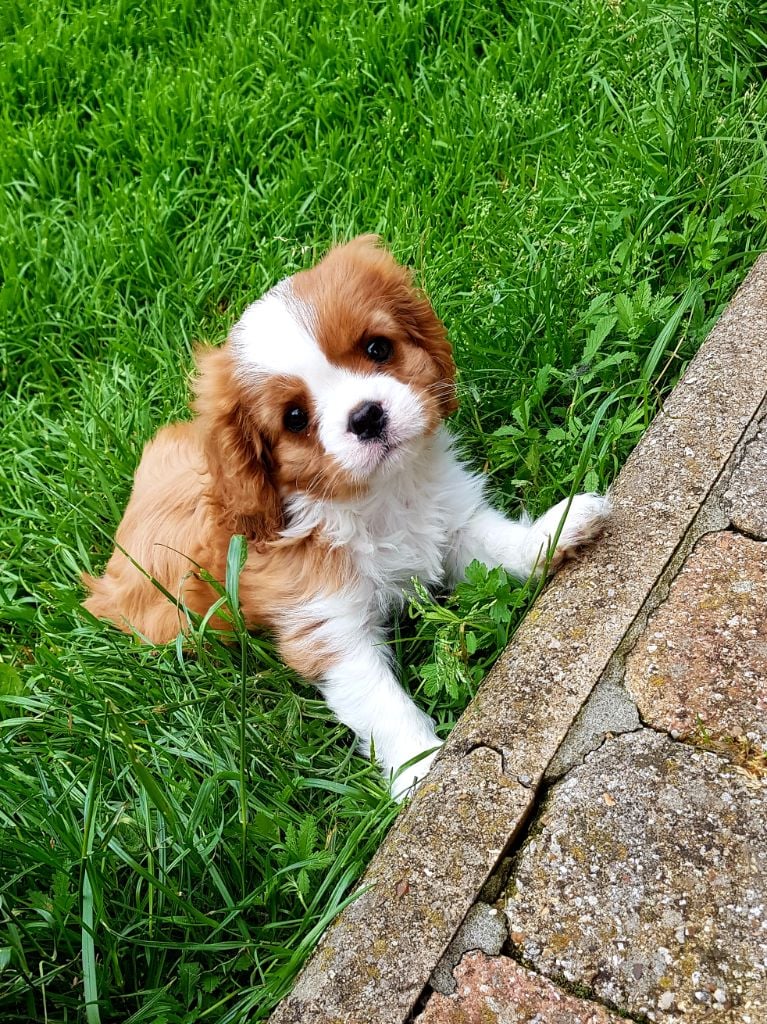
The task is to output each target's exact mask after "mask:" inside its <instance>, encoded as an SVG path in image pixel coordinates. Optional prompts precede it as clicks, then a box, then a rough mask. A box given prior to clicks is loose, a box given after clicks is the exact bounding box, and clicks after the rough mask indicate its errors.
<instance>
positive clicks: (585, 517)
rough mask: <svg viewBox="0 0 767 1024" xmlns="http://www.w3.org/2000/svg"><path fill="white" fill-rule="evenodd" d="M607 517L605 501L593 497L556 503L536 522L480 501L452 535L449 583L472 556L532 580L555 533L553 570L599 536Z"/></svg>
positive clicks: (544, 557)
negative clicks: (510, 516) (507, 515)
mask: <svg viewBox="0 0 767 1024" xmlns="http://www.w3.org/2000/svg"><path fill="white" fill-rule="evenodd" d="M609 514H610V502H609V500H608V499H607V498H604V497H601V496H600V495H598V494H576V495H575V497H574V498H573V499H572V501H571V502H570V501H569V500H568V499H565V500H564V501H560V502H559V504H558V505H555V506H554V507H553V508H551V509H549V511H548V512H546V513H544V515H542V516H541V517H540V518H539V519H535V520H531V519H529V518H523V519H520V520H519V521H516V522H515V521H513V520H509V519H506V518H505V516H503V515H501V513H500V512H497V511H496V510H495V509H493V508H491V507H490V506H489V505H487V504H484V503H483V504H482V505H481V506H480V507H479V508H478V509H477V510H476V512H475V513H474V514H473V515H472V517H471V518H470V519H469V520H468V521H467V522H466V523H465V524H464V525H463V526H462V527H461V528H460V529H458V530H456V532H455V534H454V536H453V542H452V545H451V548H450V551H449V553H448V558H447V573H448V576H449V578H450V580H451V582H455V581H457V580H459V579H461V578H462V576H463V574H464V572H465V571H466V567H467V566H468V565H469V563H470V562H471V561H472V560H473V559H475V558H476V559H477V560H478V561H480V562H484V563H485V564H486V565H489V566H496V565H502V566H503V568H504V569H506V571H507V572H509V573H510V574H511V575H512V576H515V577H516V578H517V579H521V580H525V579H528V577H530V576H537V575H539V574H540V572H541V571H542V570H543V567H544V565H545V563H546V557H547V555H548V553H549V548H550V546H551V544H552V542H553V541H554V538H555V537H557V533H558V534H559V536H558V537H557V540H556V547H555V548H554V550H553V552H551V561H550V563H549V569H550V571H552V572H553V571H554V570H556V569H557V568H558V567H559V565H560V564H561V563H562V562H563V561H564V560H565V559H566V558H567V557H568V556H570V555H572V554H574V553H575V551H576V550H577V549H578V548H580V547H581V546H582V545H584V544H588V543H590V542H591V541H592V540H594V539H595V538H596V537H597V536H598V535H599V534H600V533H601V532H602V530H603V529H604V526H605V523H606V521H607V519H608V517H609Z"/></svg>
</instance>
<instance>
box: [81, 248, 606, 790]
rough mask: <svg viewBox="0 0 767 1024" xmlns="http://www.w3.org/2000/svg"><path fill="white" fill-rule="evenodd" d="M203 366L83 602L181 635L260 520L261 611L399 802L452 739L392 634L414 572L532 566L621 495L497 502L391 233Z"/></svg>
mask: <svg viewBox="0 0 767 1024" xmlns="http://www.w3.org/2000/svg"><path fill="white" fill-rule="evenodd" d="M197 370H198V373H197V378H196V382H195V391H196V398H195V400H194V403H193V409H194V412H195V413H196V416H195V418H194V419H193V420H192V421H191V422H188V423H175V424H173V425H171V426H167V427H164V428H163V429H162V430H161V431H160V432H159V433H158V434H157V436H156V437H155V438H154V440H152V441H150V442H149V444H148V445H147V446H146V448H145V449H144V453H143V456H142V459H141V463H140V465H139V467H138V471H137V473H136V479H135V483H134V486H133V493H132V495H131V498H130V501H129V503H128V507H127V509H126V511H125V516H124V518H123V520H122V522H121V524H120V526H119V528H118V530H117V535H116V540H117V545H118V546H117V549H116V550H115V551H114V553H113V554H112V557H111V558H110V560H109V563H108V565H107V567H106V571H105V573H104V575H103V576H102V577H101V578H100V579H93V578H90V577H84V579H85V583H86V585H87V586H88V588H89V589H90V592H91V593H90V596H89V597H88V599H87V600H86V601H85V607H86V608H87V609H88V610H89V611H90V612H92V613H93V614H94V615H96V616H99V617H102V618H105V619H109V620H111V621H112V622H113V623H114V624H115V625H117V626H118V627H119V628H120V629H123V630H125V631H126V632H135V633H137V634H138V635H139V636H140V637H142V638H143V639H145V640H148V641H150V642H152V643H156V644H157V643H164V642H166V641H169V640H171V639H173V638H174V637H175V636H176V635H177V634H178V632H179V629H183V628H185V626H186V622H187V620H186V617H185V615H184V610H185V609H191V610H192V611H193V612H196V613H198V614H199V615H204V614H205V613H206V612H208V610H209V608H210V607H211V605H212V604H213V603H214V602H215V600H216V599H217V594H216V593H215V591H214V589H213V588H212V587H211V586H210V584H209V583H207V582H206V581H205V579H204V578H203V576H202V575H201V574H200V571H199V569H200V567H202V568H204V569H205V570H207V573H208V574H210V575H211V576H212V577H213V578H215V579H217V580H223V579H224V577H225V571H226V568H225V567H226V556H227V550H228V547H229V541H230V538H231V537H232V535H234V534H244V536H245V537H246V538H247V541H248V556H247V561H246V563H245V567H244V569H243V571H242V575H241V578H240V601H241V607H242V614H243V616H244V619H245V622H246V623H247V625H248V627H257V626H260V627H267V628H268V629H270V630H271V631H272V632H273V634H274V637H275V639H276V642H277V645H278V648H279V651H280V655H281V657H282V658H283V659H284V661H285V662H286V663H287V664H288V665H290V666H291V667H292V668H293V669H295V671H296V672H298V673H299V674H300V675H302V676H304V677H306V678H307V679H310V680H313V681H314V682H315V683H316V684H317V685H318V686H319V688H320V690H321V692H322V693H323V695H324V697H325V699H326V700H327V702H328V704H329V705H330V707H331V708H332V710H333V712H334V714H335V715H336V716H337V717H338V718H339V719H340V720H341V721H342V722H343V723H344V724H346V725H347V726H349V728H351V729H353V730H354V732H355V733H356V734H357V737H358V738H359V745H360V749H361V750H362V751H363V752H364V753H365V754H367V755H368V756H369V755H370V753H371V751H374V752H375V757H376V758H377V759H378V760H379V762H380V763H381V766H382V768H383V771H384V773H385V775H386V777H387V778H389V779H391V780H392V782H393V793H394V795H395V796H396V797H398V798H401V797H402V796H403V795H405V794H407V793H408V791H409V790H410V789H411V787H412V786H413V784H414V783H415V782H416V780H417V779H418V778H423V776H424V775H425V773H426V772H427V770H428V768H429V766H430V764H431V761H432V759H433V758H434V756H435V753H436V750H437V748H438V747H439V746H440V742H441V741H440V740H439V739H438V737H437V736H436V734H435V732H434V724H433V722H432V720H431V719H430V718H429V717H428V716H427V715H426V714H425V713H424V712H423V711H421V710H419V709H418V708H417V707H416V705H415V704H414V703H413V701H412V700H411V699H410V697H409V696H408V695H407V694H406V693H405V692H404V691H403V689H402V688H401V687H400V685H399V683H398V682H397V679H396V676H395V674H394V671H393V669H392V661H391V658H390V656H389V652H388V649H387V646H386V644H385V639H386V633H385V624H386V621H387V618H388V617H389V615H390V614H391V612H392V610H393V609H395V608H397V607H398V606H399V605H401V603H402V601H403V593H404V592H406V591H407V589H408V586H409V584H410V581H411V579H412V577H414V576H417V577H419V578H420V579H421V580H422V581H423V583H424V584H425V585H426V586H427V587H432V588H434V587H442V586H448V587H450V586H452V585H453V584H454V583H455V582H456V581H457V580H459V579H460V578H461V576H462V574H463V572H464V570H465V569H466V567H467V566H468V565H469V563H470V562H471V561H472V560H473V559H475V558H476V559H479V560H480V561H482V562H485V563H487V564H488V565H491V566H495V565H502V566H503V567H504V568H505V569H506V570H507V571H508V572H509V573H511V574H512V575H514V576H515V577H518V578H520V579H525V578H527V577H528V576H530V575H532V574H537V573H539V572H540V571H541V568H542V566H543V563H544V561H545V558H546V555H547V549H548V547H549V544H550V541H551V539H552V538H553V536H554V535H555V533H556V531H557V529H558V528H559V527H560V524H561V531H560V533H559V538H558V542H557V547H556V550H555V551H554V552H553V554H552V557H551V563H550V564H551V565H552V566H553V567H556V566H557V565H558V564H559V563H560V562H561V561H562V560H563V559H564V558H565V557H566V556H567V555H568V554H569V553H571V552H572V551H573V550H574V549H575V548H577V547H579V546H580V545H582V544H584V543H586V542H588V541H590V540H592V539H593V538H594V537H595V536H596V535H597V534H598V533H599V531H600V529H601V528H602V526H603V524H604V521H605V518H606V516H607V514H608V503H607V500H606V499H605V498H602V497H599V496H598V495H595V494H579V495H577V496H576V497H575V498H574V499H573V501H572V503H571V505H570V507H569V510H567V514H566V517H565V511H566V507H567V503H566V502H561V503H560V504H559V505H557V506H555V507H554V508H553V509H551V510H550V511H549V512H547V513H546V514H545V515H543V516H542V517H541V518H540V519H537V520H536V521H535V522H532V521H530V520H529V519H522V520H520V521H518V522H512V521H510V520H508V519H506V518H505V517H504V516H503V515H501V514H500V513H499V512H497V511H495V510H494V509H493V508H492V507H491V506H490V505H489V504H488V503H487V501H486V499H485V497H484V493H483V492H484V488H483V483H482V480H481V479H480V478H479V477H478V476H476V475H475V474H473V473H472V472H470V471H469V470H468V469H466V468H465V467H464V466H463V465H462V464H461V463H460V462H459V461H458V459H457V458H456V456H455V454H454V452H453V450H452V444H451V439H450V436H449V434H448V433H447V431H446V430H445V428H444V426H443V425H442V421H443V420H444V418H445V417H446V416H447V415H448V414H449V413H451V412H452V411H453V410H454V409H455V408H456V404H457V403H456V393H455V366H454V363H453V357H452V354H451V350H450V345H449V344H448V341H447V337H446V333H445V329H444V327H443V325H442V323H441V322H440V321H439V319H438V318H437V316H436V315H435V313H434V311H433V309H432V308H431V305H430V304H429V302H428V300H427V299H426V297H425V296H424V295H423V294H422V293H421V292H419V291H417V290H416V289H415V288H414V286H413V283H412V280H411V275H410V273H409V272H408V271H407V270H406V269H405V268H403V267H401V266H399V265H398V264H397V263H396V262H395V261H394V259H393V258H392V256H391V255H390V253H389V252H388V251H386V250H385V249H383V248H381V247H380V246H379V244H378V240H377V238H376V237H375V236H371V235H367V236H363V237H360V238H357V239H355V240H354V241H352V242H349V243H348V244H346V245H341V246H338V247H336V248H334V249H332V250H331V251H330V252H329V253H328V255H326V256H325V258H324V259H323V260H322V261H321V262H320V263H319V264H317V266H315V267H313V268H312V269H310V270H305V271H302V272H301V273H298V274H296V275H295V276H294V277H291V278H288V279H286V280H284V281H281V282H280V283H279V284H277V285H275V286H274V287H273V288H272V289H270V290H269V291H268V292H267V293H266V294H265V295H264V296H263V298H261V299H259V300H258V301H257V302H255V303H253V305H251V306H248V308H247V309H246V310H245V312H244V313H243V315H242V317H241V318H240V320H239V321H238V322H237V323H236V324H235V326H234V327H233V328H232V331H231V334H230V336H229V338H228V340H227V341H226V343H225V344H224V345H223V346H221V347H220V348H216V349H208V350H202V351H199V352H198V353H197ZM563 519H564V522H562V520H563ZM137 566H140V567H141V568H140V569H139V568H137ZM142 570H143V571H142ZM155 581H156V582H157V583H159V584H161V585H162V588H164V590H165V591H167V592H170V593H171V594H172V595H173V596H174V600H169V599H168V597H167V596H166V594H165V593H164V592H163V589H161V588H160V587H158V586H157V585H156V582H155ZM213 622H214V624H217V625H223V623H221V622H220V621H219V620H217V619H215V618H214V619H213ZM419 755H424V756H422V757H421V758H420V760H418V761H417V762H416V763H413V764H408V762H411V761H412V760H413V759H415V758H418V757H419ZM403 766H405V767H403Z"/></svg>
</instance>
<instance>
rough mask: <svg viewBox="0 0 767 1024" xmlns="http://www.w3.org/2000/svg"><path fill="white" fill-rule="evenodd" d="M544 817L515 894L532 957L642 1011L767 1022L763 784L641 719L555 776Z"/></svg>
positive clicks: (551, 971) (613, 1001)
mask: <svg viewBox="0 0 767 1024" xmlns="http://www.w3.org/2000/svg"><path fill="white" fill-rule="evenodd" d="M538 825H539V826H540V829H539V830H536V834H535V835H534V836H533V837H532V838H531V839H530V840H528V841H527V842H526V843H525V845H524V846H523V848H522V850H521V853H520V857H519V862H518V866H517V871H516V875H515V877H514V880H513V882H512V883H511V885H510V887H509V890H508V893H507V904H506V910H507V915H508V918H509V933H510V936H511V940H512V942H513V944H514V946H515V947H516V949H517V950H518V951H519V953H520V955H521V956H522V957H523V958H524V960H525V962H526V963H529V964H530V965H531V966H532V967H533V968H534V969H536V970H538V971H540V972H542V973H543V974H544V975H546V976H548V977H550V978H554V979H560V978H563V979H566V980H567V981H568V982H570V983H575V984H577V985H580V986H585V987H586V988H587V989H588V990H589V991H590V992H591V993H593V995H594V996H595V997H596V998H598V999H600V1000H603V1001H604V1002H606V1003H608V1004H609V1005H611V1006H613V1007H614V1008H615V1009H616V1010H618V1011H624V1012H627V1013H629V1014H634V1015H637V1016H640V1017H642V1018H643V1019H644V1018H646V1019H649V1020H653V1021H655V1020H657V1021H663V1022H669V1024H670V1022H674V1021H679V1022H685V1024H697V1022H701V1024H703V1022H707V1021H709V1020H712V1019H713V1020H716V1021H720V1022H722V1024H736V1022H737V1024H763V1022H764V1021H765V1020H767V784H765V782H764V781H762V782H759V781H757V780H755V779H753V778H751V777H749V776H747V775H746V774H745V773H744V772H741V771H739V770H738V769H737V768H735V767H733V766H731V765H728V764H727V762H725V761H722V760H721V759H720V758H719V757H717V756H716V755H714V754H710V753H707V752H704V751H700V750H695V749H694V748H692V747H690V746H688V745H686V744H682V743H677V742H674V741H672V740H670V739H669V738H668V737H666V736H662V735H660V734H658V733H655V732H653V731H651V730H649V729H645V730H642V731H641V732H636V733H627V734H626V735H624V736H620V737H617V738H615V739H612V740H608V741H607V742H606V743H605V744H604V746H602V747H601V748H600V749H599V750H598V751H595V752H594V753H593V754H590V755H589V756H588V758H587V759H586V761H585V763H584V764H583V765H581V766H579V767H577V768H574V769H573V770H572V772H570V774H569V775H568V776H567V777H566V778H565V779H564V780H562V781H561V782H559V783H557V784H556V785H555V786H554V787H553V788H552V790H551V793H550V797H549V799H548V801H547V803H546V806H545V809H544V812H543V814H542V816H541V819H540V821H539V822H538ZM712 1015H713V1016H712Z"/></svg>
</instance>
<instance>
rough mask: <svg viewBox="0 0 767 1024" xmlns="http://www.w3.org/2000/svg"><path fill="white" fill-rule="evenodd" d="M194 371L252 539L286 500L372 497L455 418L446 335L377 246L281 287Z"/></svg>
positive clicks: (224, 478) (225, 485) (215, 455)
mask: <svg viewBox="0 0 767 1024" xmlns="http://www.w3.org/2000/svg"><path fill="white" fill-rule="evenodd" d="M198 366H199V376H198V381H197V401H196V403H195V409H196V411H197V412H198V414H199V423H200V426H201V428H202V430H203V431H204V442H205V446H206V451H207V457H208V463H209V466H210V469H211V473H212V476H213V479H214V486H215V487H216V491H217V496H218V498H219V500H220V503H221V504H222V506H223V507H224V508H225V509H226V511H227V513H228V514H229V516H230V517H231V521H232V528H233V529H235V530H236V531H237V532H244V533H245V534H246V535H248V536H251V537H259V538H265V537H267V536H270V535H272V534H273V533H274V532H276V530H277V529H279V525H280V516H281V514H280V509H281V507H282V502H283V500H284V499H285V498H286V497H289V496H290V495H293V494H297V493H303V494H306V495H309V496H311V497H315V498H320V499H327V498H336V499H342V500H343V499H349V498H352V497H355V496H357V495H359V494H361V493H363V492H364V491H365V489H366V488H367V487H369V486H370V484H371V482H372V481H373V480H374V479H375V478H377V477H380V476H382V475H383V474H385V473H386V472H387V471H388V470H390V469H391V468H392V467H395V466H397V465H402V464H403V463H405V462H406V461H407V458H408V456H409V454H411V453H412V452H413V451H414V450H415V448H416V447H417V446H418V442H419V441H420V440H421V439H422V438H424V437H426V436H427V435H429V434H430V433H432V432H433V431H434V430H435V429H436V427H437V425H438V424H439V422H440V420H441V419H442V418H443V417H444V416H446V415H447V414H448V413H450V412H452V411H453V410H454V409H455V407H456V398H455V365H454V363H453V357H452V354H451V350H450V345H449V343H448V341H447V337H446V333H445V329H444V327H443V325H442V323H441V322H440V320H439V319H438V318H437V316H436V314H435V313H434V310H433V309H432V307H431V305H430V303H429V301H428V299H427V298H426V297H425V296H424V295H423V294H422V293H421V292H420V291H418V290H417V289H416V288H415V287H414V285H413V282H412V278H411V275H410V272H409V271H408V270H407V269H405V268H404V267H402V266H400V265H399V264H397V263H396V261H395V260H394V258H393V257H392V256H391V254H390V253H389V252H387V251H386V250H385V249H383V248H381V247H380V246H379V244H378V239H377V238H376V237H375V236H373V235H365V236H362V237H360V238H356V239H355V240H354V241H352V242H349V243H348V244H346V245H341V246H337V247H336V248H334V249H332V250H331V251H330V252H329V253H328V255H327V256H325V258H324V259H323V260H322V261H321V262H320V263H318V264H317V265H316V266H315V267H313V268H312V269H311V270H305V271H302V272H301V273H298V274H296V275H295V276H294V277H291V278H287V279H286V280H284V281H281V282H280V283H279V284H277V285H275V287H274V288H272V289H271V290H270V291H268V292H267V293H266V294H265V295H264V296H263V298H261V299H259V300H258V301H257V302H254V303H253V305H251V306H248V308H247V309H246V310H245V312H244V313H243V315H242V317H241V318H240V320H239V321H238V323H237V324H235V326H234V328H233V329H232V332H231V335H230V337H229V339H228V341H227V342H226V344H225V345H224V346H222V347H221V348H219V349H210V350H207V351H201V352H200V353H199V354H198Z"/></svg>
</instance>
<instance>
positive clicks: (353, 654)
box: [320, 637, 442, 800]
mask: <svg viewBox="0 0 767 1024" xmlns="http://www.w3.org/2000/svg"><path fill="white" fill-rule="evenodd" d="M354 648H355V649H354V650H353V651H350V652H349V654H348V655H346V656H344V657H342V658H340V659H339V661H338V662H337V663H336V664H335V665H334V666H333V667H332V668H331V669H329V670H328V671H327V672H326V673H325V675H324V677H323V679H322V681H321V683H320V690H321V691H322V694H323V696H324V697H325V700H326V701H327V702H328V704H329V706H330V707H331V709H332V710H333V713H334V714H335V715H336V717H337V718H338V719H339V720H340V721H341V722H343V723H344V724H345V725H348V726H349V728H350V729H353V730H354V732H355V733H356V734H357V736H358V738H359V746H360V750H361V751H362V753H363V754H365V755H366V756H367V757H375V759H376V760H377V761H378V762H379V764H380V765H381V768H382V769H383V773H384V777H385V778H387V779H390V780H391V786H392V795H393V796H394V797H395V799H397V800H401V799H403V797H405V796H406V795H407V794H408V793H409V791H410V790H411V789H412V788H413V785H414V783H415V782H416V780H418V779H423V778H424V776H425V775H426V773H427V772H428V770H429V768H430V767H431V763H432V761H433V760H434V757H435V756H436V751H437V748H438V747H440V746H441V744H442V741H441V740H440V739H439V738H438V737H437V735H436V733H435V732H434V723H433V722H432V720H431V718H429V716H428V715H427V714H426V713H425V712H423V711H421V710H420V708H418V707H416V705H415V704H414V703H413V701H412V699H411V698H410V697H409V696H408V694H407V693H405V691H404V690H403V689H402V687H401V686H400V684H399V682H398V681H397V677H396V676H395V674H394V670H393V668H392V666H391V663H390V658H389V656H388V654H387V652H386V649H385V648H383V647H381V646H380V645H378V644H376V641H375V638H373V637H361V638H360V640H359V642H358V643H356V644H355V645H354ZM419 755H424V756H419ZM413 758H418V760H417V761H416V763H415V764H412V765H408V762H409V761H411V760H413Z"/></svg>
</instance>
